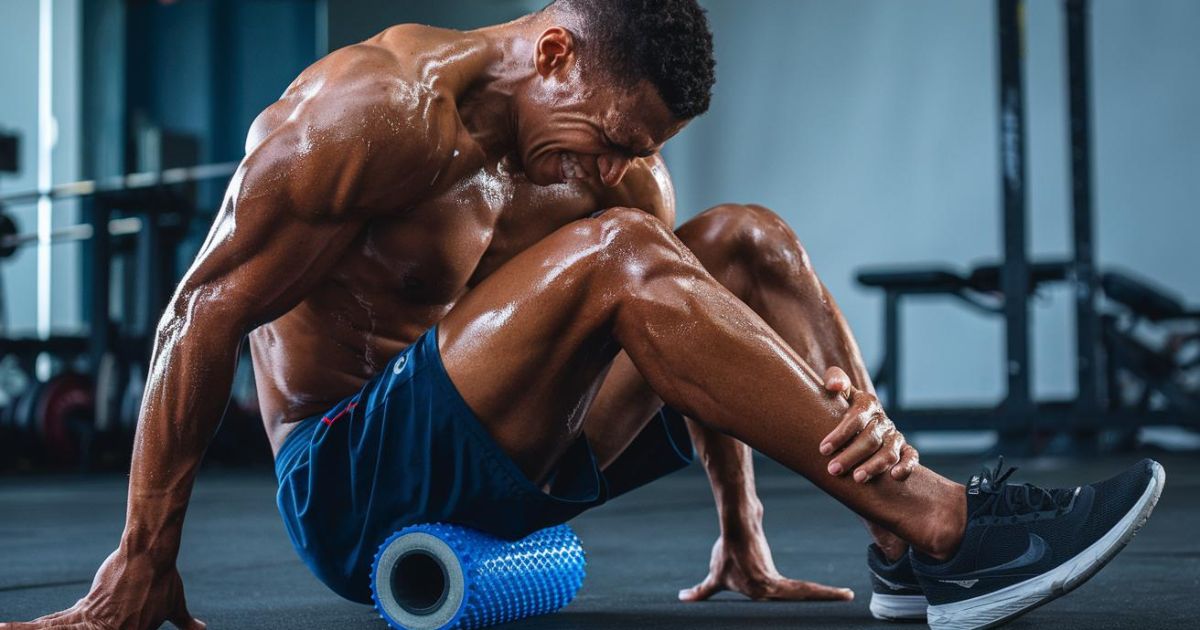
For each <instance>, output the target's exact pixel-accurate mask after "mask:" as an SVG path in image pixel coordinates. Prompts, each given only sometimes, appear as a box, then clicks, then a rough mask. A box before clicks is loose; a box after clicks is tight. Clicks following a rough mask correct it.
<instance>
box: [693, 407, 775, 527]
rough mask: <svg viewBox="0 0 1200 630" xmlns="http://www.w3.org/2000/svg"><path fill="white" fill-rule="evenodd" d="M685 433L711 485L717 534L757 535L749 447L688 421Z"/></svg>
mask: <svg viewBox="0 0 1200 630" xmlns="http://www.w3.org/2000/svg"><path fill="white" fill-rule="evenodd" d="M688 431H689V432H690V433H691V436H692V444H693V446H694V447H695V449H696V453H697V455H698V456H699V457H700V461H701V462H702V463H703V464H704V470H705V472H706V473H707V474H708V481H709V484H711V486H712V493H713V500H714V501H715V502H716V507H717V518H718V520H719V522H720V526H721V535H722V536H726V537H729V536H740V535H745V534H754V533H760V532H761V531H762V509H763V508H762V502H761V501H759V499H758V491H757V489H756V488H755V485H754V459H753V454H752V451H751V450H750V447H749V446H746V445H745V444H743V443H742V442H741V441H739V440H737V439H736V438H733V437H730V436H728V435H725V434H724V433H721V432H719V431H715V430H713V429H710V428H708V427H705V426H704V425H702V424H700V423H699V422H695V421H692V420H691V419H689V420H688Z"/></svg>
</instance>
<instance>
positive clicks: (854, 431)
mask: <svg viewBox="0 0 1200 630" xmlns="http://www.w3.org/2000/svg"><path fill="white" fill-rule="evenodd" d="M830 369H833V368H830ZM881 415H883V407H880V406H879V399H878V398H876V397H875V396H872V395H871V394H869V393H867V392H863V391H854V392H853V393H852V394H851V396H850V408H849V409H847V410H846V413H845V414H843V415H842V421H841V422H839V423H838V425H837V426H836V427H834V429H833V431H831V432H830V433H829V435H827V436H825V439H824V440H822V441H821V454H822V455H832V454H833V453H836V452H837V451H839V450H841V449H842V448H844V447H845V446H846V445H847V444H849V443H850V440H852V439H853V438H854V436H856V435H858V434H859V433H861V432H862V430H863V429H865V428H866V427H867V425H868V424H869V423H870V422H871V420H873V419H874V418H875V417H876V416H881ZM855 463H858V462H855ZM843 466H844V464H843ZM847 470H849V468H848V467H842V468H840V469H839V470H837V471H835V470H834V469H833V462H831V463H830V469H829V472H830V474H833V475H840V474H842V473H843V472H845V471H847Z"/></svg>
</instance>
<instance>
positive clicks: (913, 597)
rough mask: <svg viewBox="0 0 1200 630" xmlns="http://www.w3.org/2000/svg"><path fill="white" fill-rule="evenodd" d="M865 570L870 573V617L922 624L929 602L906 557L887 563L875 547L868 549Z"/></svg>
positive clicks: (881, 552)
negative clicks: (868, 570) (919, 622)
mask: <svg viewBox="0 0 1200 630" xmlns="http://www.w3.org/2000/svg"><path fill="white" fill-rule="evenodd" d="M867 567H868V568H869V569H870V570H871V615H873V616H874V617H875V618H876V619H881V620H883V621H924V620H925V607H926V606H928V605H929V602H928V601H927V600H926V599H925V593H924V592H922V591H921V585H920V584H918V583H917V576H916V575H913V569H912V562H911V561H910V560H909V557H908V554H907V553H906V554H904V555H902V556H900V559H899V560H897V561H895V562H888V559H887V558H886V557H884V555H883V550H882V549H880V548H879V546H878V545H871V546H870V547H867Z"/></svg>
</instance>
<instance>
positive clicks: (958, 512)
mask: <svg viewBox="0 0 1200 630" xmlns="http://www.w3.org/2000/svg"><path fill="white" fill-rule="evenodd" d="M947 483H948V485H950V486H952V487H950V488H947V489H946V490H945V491H944V492H943V493H942V496H944V497H945V499H946V500H945V501H942V502H940V503H939V505H938V508H937V509H935V510H932V511H931V513H930V514H929V520H928V527H927V529H926V533H927V535H926V536H924V537H923V538H922V540H921V542H920V544H917V543H916V542H915V541H914V543H913V546H914V547H916V548H917V550H918V551H920V552H921V553H923V554H925V555H927V556H930V557H931V558H934V559H936V560H939V561H943V562H944V561H946V560H949V559H950V558H951V557H953V556H954V554H955V553H957V552H958V547H959V545H961V544H962V539H963V532H964V531H966V528H967V495H966V489H965V488H964V487H963V486H962V485H960V484H957V483H953V482H947Z"/></svg>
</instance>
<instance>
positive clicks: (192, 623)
mask: <svg viewBox="0 0 1200 630" xmlns="http://www.w3.org/2000/svg"><path fill="white" fill-rule="evenodd" d="M168 621H170V622H171V625H173V626H175V627H176V628H179V630H204V629H205V628H207V627H208V626H207V625H205V623H204V622H203V621H200V620H199V619H196V618H195V617H193V616H191V615H190V614H188V611H187V608H184V610H183V611H182V612H181V613H179V614H176V615H173V616H172V617H171V618H170V619H168Z"/></svg>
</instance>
